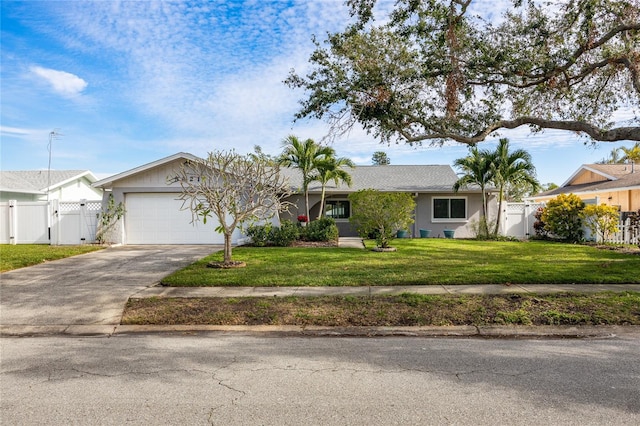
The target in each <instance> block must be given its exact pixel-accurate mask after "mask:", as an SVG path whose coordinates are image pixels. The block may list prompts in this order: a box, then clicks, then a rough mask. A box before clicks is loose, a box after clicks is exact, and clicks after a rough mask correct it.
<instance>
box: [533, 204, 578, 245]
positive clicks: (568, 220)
mask: <svg viewBox="0 0 640 426" xmlns="http://www.w3.org/2000/svg"><path fill="white" fill-rule="evenodd" d="M583 209H584V202H583V201H582V200H581V199H580V198H579V197H578V196H577V195H574V194H560V195H558V196H557V197H556V198H553V199H551V200H549V202H548V203H547V205H546V207H545V208H544V210H543V212H542V215H541V216H540V219H541V220H542V221H543V222H544V224H545V225H544V229H545V230H546V231H548V232H549V233H550V234H553V235H554V236H556V237H558V238H560V239H562V240H566V241H570V242H577V241H580V240H581V239H582V236H583V234H584V231H583V230H582V216H581V214H582V210H583Z"/></svg>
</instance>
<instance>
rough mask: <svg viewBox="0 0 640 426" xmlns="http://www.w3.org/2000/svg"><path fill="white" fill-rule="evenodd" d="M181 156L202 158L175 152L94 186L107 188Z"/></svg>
mask: <svg viewBox="0 0 640 426" xmlns="http://www.w3.org/2000/svg"><path fill="white" fill-rule="evenodd" d="M180 158H184V159H185V160H191V161H198V160H201V159H200V158H198V157H196V156H195V155H193V154H189V153H187V152H179V153H177V154H173V155H170V156H168V157H165V158H161V159H160V160H156V161H152V162H151V163H147V164H144V165H142V166H139V167H136V168H134V169H130V170H127V171H126V172H122V173H118V174H117V175H113V176H110V177H108V178H106V179H102V180H99V181H98V182H95V183H94V184H93V185H92V186H93V187H95V188H102V189H106V188H105V187H107V186H111V185H112V184H113V183H114V182H115V181H117V180H120V179H124V178H126V177H129V176H132V175H135V174H137V173H140V172H144V171H145V170H149V169H153V168H154V167H158V166H161V165H163V164H167V163H170V162H172V161H175V160H178V159H180Z"/></svg>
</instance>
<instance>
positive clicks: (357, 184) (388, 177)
mask: <svg viewBox="0 0 640 426" xmlns="http://www.w3.org/2000/svg"><path fill="white" fill-rule="evenodd" d="M344 170H345V171H346V172H347V173H349V174H350V175H351V179H352V181H353V182H352V185H351V187H349V186H347V185H346V184H344V183H341V184H340V185H338V186H337V187H336V185H335V183H334V182H333V181H330V182H329V183H328V184H327V186H326V191H327V193H336V192H341V193H349V192H356V191H359V190H361V189H377V190H379V191H386V192H451V191H452V188H453V184H454V183H455V182H456V181H457V180H458V176H457V175H456V173H455V172H454V171H453V169H452V168H451V166H447V165H416V166H401V165H386V166H356V167H355V168H353V169H351V168H348V167H347V168H345V169H344ZM282 172H283V174H284V175H285V176H287V177H288V178H289V182H290V183H291V185H292V186H293V187H294V188H300V187H301V186H302V175H301V173H300V170H298V169H296V168H283V169H282ZM321 190H322V187H321V186H320V184H319V183H318V182H312V183H311V184H310V185H309V192H311V193H316V192H317V193H319V192H320V191H321ZM471 190H472V191H475V190H476V189H475V188H472V189H471Z"/></svg>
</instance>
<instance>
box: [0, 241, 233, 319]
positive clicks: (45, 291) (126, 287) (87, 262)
mask: <svg viewBox="0 0 640 426" xmlns="http://www.w3.org/2000/svg"><path fill="white" fill-rule="evenodd" d="M220 249H221V247H220V246H182V245H180V246H122V247H111V248H107V249H105V250H100V251H97V252H93V253H88V254H84V255H80V256H75V257H70V258H66V259H61V260H56V261H53V262H47V263H43V264H40V265H36V266H30V267H27V268H22V269H16V270H14V271H9V272H4V273H2V274H0V325H1V326H14V325H22V326H60V325H111V324H113V325H117V324H119V323H120V318H121V316H122V311H123V308H124V305H125V303H126V301H127V299H128V298H129V296H131V295H132V294H135V293H136V292H138V291H140V290H142V289H144V288H146V287H150V286H153V285H155V284H157V283H158V282H159V281H160V280H161V279H162V278H163V277H165V276H166V275H168V274H170V273H171V272H173V271H175V270H177V269H180V268H182V267H184V266H186V265H189V264H190V263H192V262H194V261H196V260H198V259H200V258H202V257H204V256H206V255H208V254H210V253H213V252H215V251H218V250H220Z"/></svg>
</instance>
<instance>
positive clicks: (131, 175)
mask: <svg viewBox="0 0 640 426" xmlns="http://www.w3.org/2000/svg"><path fill="white" fill-rule="evenodd" d="M194 160H197V157H195V156H194V155H192V154H188V153H183V152H181V153H177V154H174V155H171V156H169V157H165V158H162V159H160V160H157V161H154V162H151V163H148V164H144V165H142V166H139V167H136V168H134V169H131V170H128V171H125V172H122V173H120V174H117V175H114V176H111V177H108V178H106V179H102V180H100V181H98V182H95V183H94V186H95V187H96V188H100V189H102V190H104V191H105V193H104V200H106V199H107V198H108V196H109V194H113V196H114V199H115V201H116V203H118V202H123V203H124V205H125V209H126V213H125V215H124V218H123V220H121V221H120V223H119V224H118V229H117V230H116V232H115V233H114V234H115V235H116V236H117V238H116V239H117V241H114V242H119V243H123V244H222V243H223V242H224V240H223V236H222V234H220V233H217V232H215V231H214V229H215V228H216V225H215V224H213V223H211V221H208V222H207V224H206V225H205V224H203V223H202V222H201V221H198V222H193V223H192V217H191V212H190V211H189V210H182V202H181V201H180V200H178V197H179V195H180V191H181V188H180V184H179V183H178V182H175V181H173V182H172V179H171V176H175V174H176V173H175V172H176V170H178V168H179V167H180V166H181V164H182V163H183V162H185V161H194ZM347 171H348V172H349V173H350V174H351V176H352V178H353V185H352V187H348V186H346V185H339V186H337V187H336V186H335V185H333V186H332V184H329V185H328V186H327V188H326V201H325V203H326V206H327V207H326V214H327V215H328V216H330V217H333V218H334V219H335V220H336V222H337V224H338V227H339V229H340V235H341V236H349V235H355V232H354V230H353V229H352V227H351V226H350V224H349V216H350V214H351V211H350V206H349V202H348V199H347V197H348V195H349V194H350V193H352V192H354V191H358V190H359V189H367V188H372V189H378V190H380V191H396V192H408V193H411V194H414V196H415V199H416V213H415V219H416V223H415V225H414V227H413V229H411V230H410V231H411V233H412V234H413V235H414V236H419V235H420V234H419V230H420V229H425V230H427V229H428V230H430V231H431V236H432V237H443V235H444V233H443V231H444V230H445V229H452V230H454V231H455V236H456V237H459V238H464V237H471V236H473V235H474V233H473V230H472V227H473V224H474V222H478V220H479V218H480V211H481V209H482V207H481V206H482V201H481V200H482V196H481V194H480V191H479V190H478V189H475V188H471V189H468V190H464V191H460V192H458V193H454V192H453V190H452V187H453V184H454V182H455V181H456V180H457V176H456V174H455V172H454V171H453V169H452V168H451V167H450V166H446V165H445V166H443V165H431V166H393V165H387V166H360V167H356V168H355V169H348V170H347ZM284 173H286V175H287V176H288V177H289V179H290V183H291V185H292V186H293V187H294V188H297V189H299V188H300V186H301V180H302V177H301V175H300V172H299V170H297V169H293V168H292V169H284ZM320 190H321V188H320V186H319V185H317V184H316V183H313V184H312V185H311V188H310V193H311V195H310V203H311V217H312V218H315V217H317V216H318V212H319V211H318V210H319V202H320ZM291 201H292V202H294V203H295V205H296V208H293V209H291V211H290V212H289V213H283V214H281V217H280V219H290V220H293V221H295V220H296V218H297V216H298V215H300V214H303V212H304V197H303V196H302V195H295V196H293V197H291ZM492 205H493V212H494V215H495V211H496V208H495V197H492ZM232 241H233V243H234V244H241V243H242V242H243V241H244V235H242V233H241V232H240V230H237V231H236V232H235V233H234V235H233V238H232Z"/></svg>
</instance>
